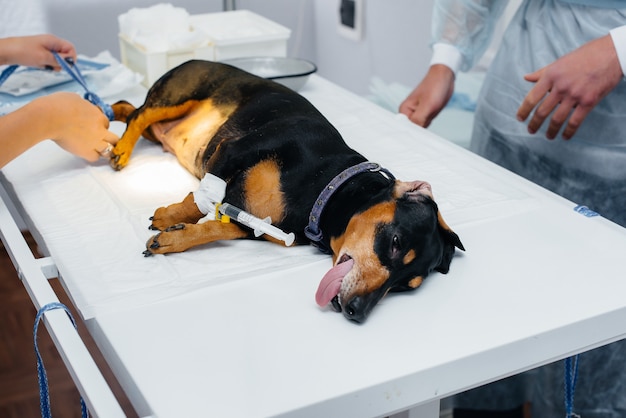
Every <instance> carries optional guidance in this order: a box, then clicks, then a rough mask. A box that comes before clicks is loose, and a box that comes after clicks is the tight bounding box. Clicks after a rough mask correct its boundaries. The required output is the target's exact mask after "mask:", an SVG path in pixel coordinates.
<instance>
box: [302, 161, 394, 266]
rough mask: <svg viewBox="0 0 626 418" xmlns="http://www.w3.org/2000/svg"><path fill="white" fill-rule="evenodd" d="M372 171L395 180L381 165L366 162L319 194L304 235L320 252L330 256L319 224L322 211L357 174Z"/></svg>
mask: <svg viewBox="0 0 626 418" xmlns="http://www.w3.org/2000/svg"><path fill="white" fill-rule="evenodd" d="M366 171H370V172H380V173H381V174H384V175H386V176H387V177H388V178H389V179H390V180H395V177H394V176H393V174H391V173H390V172H389V171H388V170H387V169H385V168H383V167H381V166H380V165H379V164H376V163H370V162H367V161H366V162H364V163H360V164H357V165H353V166H352V167H349V168H346V169H345V170H343V171H342V172H341V173H339V174H338V175H336V176H335V178H333V179H332V180H331V181H330V183H328V185H327V186H326V187H324V190H322V192H321V193H320V194H319V196H318V197H317V199H316V200H315V203H314V204H313V208H312V209H311V214H310V215H309V224H308V225H307V226H306V228H304V235H306V237H307V238H308V239H310V240H311V241H312V243H313V245H315V246H317V247H318V248H319V249H320V251H323V252H325V253H328V254H330V253H331V251H330V248H328V247H326V246H325V245H324V244H323V243H322V237H323V235H322V231H321V230H320V226H319V222H320V218H321V216H322V211H323V210H324V208H325V207H326V204H327V203H328V201H329V200H330V197H331V196H332V195H333V194H334V193H335V192H336V191H337V189H339V186H341V185H342V184H343V183H345V182H346V181H348V180H350V179H351V178H352V177H354V176H355V175H357V174H360V173H363V172H366Z"/></svg>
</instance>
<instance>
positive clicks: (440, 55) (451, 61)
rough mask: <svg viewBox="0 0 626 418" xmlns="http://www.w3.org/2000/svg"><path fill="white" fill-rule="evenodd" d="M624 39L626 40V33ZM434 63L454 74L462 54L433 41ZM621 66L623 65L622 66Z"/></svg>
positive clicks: (459, 65) (447, 45)
mask: <svg viewBox="0 0 626 418" xmlns="http://www.w3.org/2000/svg"><path fill="white" fill-rule="evenodd" d="M624 27H626V26H624ZM624 40H625V42H626V34H625V39H624ZM624 53H625V58H626V51H624ZM621 62H622V61H621V59H620V63H621ZM625 63H626V61H625ZM435 64H443V65H445V66H447V67H449V68H450V69H451V70H452V71H453V72H454V75H456V73H457V72H458V71H459V70H460V69H461V65H462V64H463V55H461V52H460V51H459V50H458V49H457V48H456V47H455V46H453V45H450V44H444V43H435V44H433V56H432V58H431V59H430V65H431V66H432V65H435ZM622 68H624V67H623V66H622Z"/></svg>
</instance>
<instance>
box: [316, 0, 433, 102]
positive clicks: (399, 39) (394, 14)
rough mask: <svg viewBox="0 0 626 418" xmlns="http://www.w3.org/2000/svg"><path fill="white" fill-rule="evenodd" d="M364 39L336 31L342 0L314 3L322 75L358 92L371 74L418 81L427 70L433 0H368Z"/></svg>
mask: <svg viewBox="0 0 626 418" xmlns="http://www.w3.org/2000/svg"><path fill="white" fill-rule="evenodd" d="M364 3H365V24H364V38H363V40H361V41H353V40H350V39H346V38H344V37H342V36H341V35H340V34H339V33H338V31H337V21H338V13H339V0H318V1H316V2H315V22H316V34H315V41H316V52H317V53H316V55H317V64H318V67H319V70H320V74H322V75H323V76H324V77H326V78H328V79H330V80H332V81H334V82H335V83H337V84H339V85H341V86H344V87H346V88H348V89H349V90H352V91H354V92H356V93H359V94H367V93H368V85H369V81H370V79H371V77H373V76H377V77H380V78H381V79H382V80H383V81H385V82H400V83H402V84H404V85H408V86H414V85H416V84H417V83H418V82H419V80H420V79H421V78H422V77H423V76H424V74H425V73H426V71H427V69H428V63H429V61H430V56H431V51H430V47H429V40H430V28H431V19H432V3H433V1H432V0H391V1H390V0H364Z"/></svg>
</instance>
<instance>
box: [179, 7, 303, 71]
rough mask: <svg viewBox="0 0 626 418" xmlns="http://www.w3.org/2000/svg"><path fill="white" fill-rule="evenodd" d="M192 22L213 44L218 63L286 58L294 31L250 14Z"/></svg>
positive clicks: (211, 15)
mask: <svg viewBox="0 0 626 418" xmlns="http://www.w3.org/2000/svg"><path fill="white" fill-rule="evenodd" d="M190 22H191V25H192V27H193V28H194V30H197V31H202V32H204V33H206V34H207V35H208V36H209V38H210V39H211V40H212V42H213V45H214V47H215V48H214V53H215V56H214V60H215V61H221V60H225V59H231V58H242V57H258V56H269V57H285V56H287V41H288V40H289V37H290V35H291V31H290V30H289V29H287V28H286V27H284V26H281V25H279V24H278V23H276V22H273V21H272V20H269V19H267V18H264V17H263V16H260V15H258V14H256V13H253V12H251V11H249V10H235V11H231V12H223V13H206V14H200V15H192V16H191V17H190Z"/></svg>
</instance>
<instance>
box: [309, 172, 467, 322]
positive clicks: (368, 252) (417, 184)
mask: <svg viewBox="0 0 626 418" xmlns="http://www.w3.org/2000/svg"><path fill="white" fill-rule="evenodd" d="M330 244H331V248H332V252H333V266H334V267H333V268H332V269H331V270H330V271H329V272H328V273H326V275H325V276H324V278H323V279H322V281H321V283H320V286H319V289H318V291H317V295H316V300H317V303H318V304H320V305H322V306H326V305H327V304H328V303H329V302H330V303H331V304H332V306H333V308H334V309H335V310H337V311H339V312H341V311H343V314H344V316H345V317H346V318H348V319H350V320H353V321H356V322H363V321H364V320H365V319H366V318H367V316H368V314H369V313H370V311H371V310H372V308H373V307H374V306H375V305H376V304H377V303H378V301H379V300H380V299H381V298H382V297H383V296H385V295H386V294H387V292H389V291H404V290H411V289H415V288H417V287H418V286H419V285H420V284H421V283H422V280H423V279H424V278H425V277H426V276H427V275H428V274H429V273H430V272H431V271H433V270H435V271H438V272H441V273H447V272H448V269H449V266H450V262H451V260H452V257H453V255H454V248H455V247H456V248H459V249H461V250H465V248H464V247H463V244H462V243H461V241H460V240H459V237H458V236H457V235H456V234H455V233H454V232H453V231H452V230H451V229H450V228H449V227H448V226H447V225H446V223H445V222H444V221H443V218H442V217H441V215H440V213H439V210H438V208H437V204H436V203H435V201H434V199H433V195H432V191H431V188H430V185H429V184H428V183H426V182H423V181H414V182H401V181H396V183H395V185H394V188H393V192H392V194H391V197H390V198H389V199H388V200H386V201H383V202H381V203H378V204H376V205H374V206H372V207H370V208H368V209H367V210H365V211H363V212H360V213H358V214H356V215H355V216H353V217H352V219H351V220H350V222H349V223H348V225H347V227H346V229H345V231H344V233H343V234H342V235H341V236H339V237H333V238H332V239H331V243H330Z"/></svg>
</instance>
